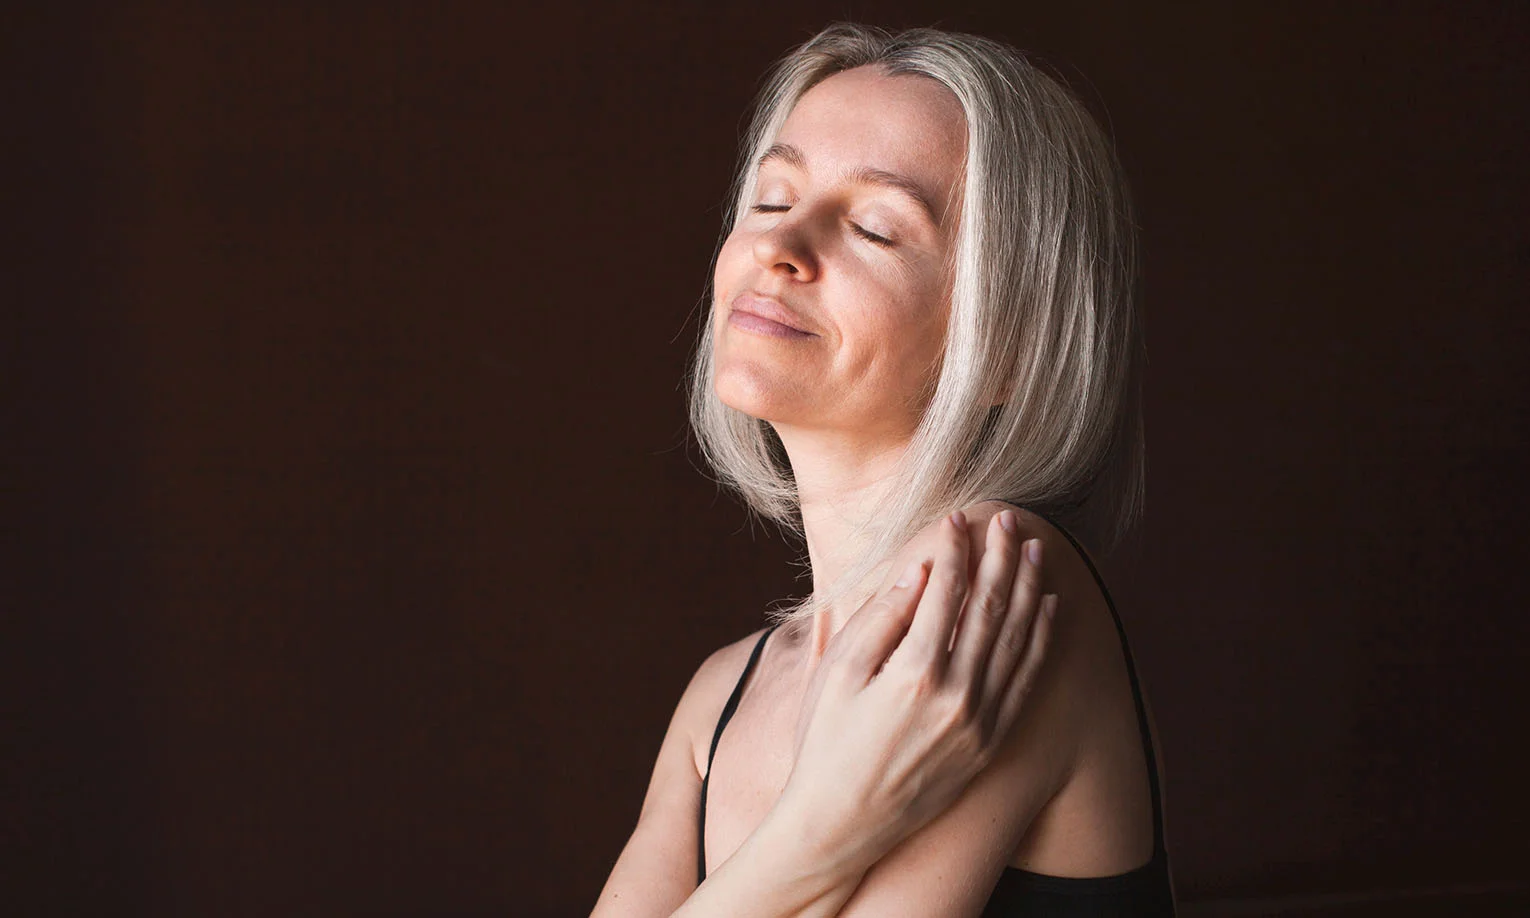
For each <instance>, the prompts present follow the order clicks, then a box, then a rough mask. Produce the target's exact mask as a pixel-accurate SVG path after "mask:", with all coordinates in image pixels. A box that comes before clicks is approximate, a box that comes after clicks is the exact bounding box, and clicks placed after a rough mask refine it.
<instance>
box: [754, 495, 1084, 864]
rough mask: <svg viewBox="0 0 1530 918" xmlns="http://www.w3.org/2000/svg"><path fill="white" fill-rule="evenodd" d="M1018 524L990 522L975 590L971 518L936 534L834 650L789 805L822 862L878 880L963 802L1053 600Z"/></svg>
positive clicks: (819, 686)
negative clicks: (921, 833) (876, 870)
mask: <svg viewBox="0 0 1530 918" xmlns="http://www.w3.org/2000/svg"><path fill="white" fill-rule="evenodd" d="M1015 524H1016V520H1015V516H1014V511H1012V510H1005V511H1002V512H1001V513H998V514H995V515H994V517H993V518H992V519H991V520H990V521H989V526H988V533H987V537H986V544H985V548H984V551H983V554H982V557H981V559H980V561H979V564H978V568H977V572H976V574H975V576H972V577H971V578H970V583H969V567H968V563H969V553H970V549H969V537H968V532H967V524H966V520H965V517H964V516H963V515H962V514H961V513H960V512H958V513H955V514H952V516H950V517H948V518H945V519H943V520H941V521H940V522H938V523H936V524H935V525H934V526H932V527H931V528H930V529H927V530H926V531H925V532H924V533H921V535H920V536H917V537H916V538H915V539H914V540H913V541H912V542H911V543H910V549H909V550H906V551H905V552H904V554H903V555H900V557H899V558H898V559H896V561H895V563H896V564H899V565H902V567H901V568H895V570H899V569H901V570H903V571H904V574H903V575H902V576H900V577H899V578H898V579H897V581H896V582H895V583H893V584H891V585H889V586H886V587H884V588H883V589H882V590H881V591H879V592H878V593H877V594H876V595H874V596H873V597H872V598H871V599H870V600H868V601H867V602H866V603H865V605H863V606H861V608H860V609H858V610H857V611H856V613H855V614H854V615H853V616H852V617H851V618H850V620H849V621H848V622H847V623H846V624H845V626H844V627H843V628H842V629H841V630H840V631H839V633H838V634H836V635H835V636H834V638H833V639H832V640H831V641H830V643H829V646H828V648H827V649H826V650H825V653H824V657H823V659H822V661H821V662H820V663H819V665H818V669H817V671H816V672H815V673H814V676H813V679H812V681H811V682H810V683H809V686H808V689H807V693H806V695H805V697H804V700H803V708H802V714H801V715H800V717H799V720H798V727H797V747H796V758H795V762H794V765H793V769H792V773H791V777H790V778H789V779H788V781H787V785H786V788H785V790H784V791H783V792H782V796H781V805H784V806H787V807H789V808H792V812H793V813H794V814H795V818H796V819H798V820H799V824H801V825H803V826H804V828H805V831H806V832H807V834H808V838H807V839H805V840H806V841H807V842H808V843H809V844H813V845H815V846H816V847H817V849H818V851H819V852H820V853H821V854H822V856H824V857H826V858H829V859H832V860H835V861H838V862H840V863H841V864H848V865H851V866H853V867H856V868H859V869H866V868H869V867H870V866H871V865H872V864H874V863H875V862H876V861H877V860H879V859H880V858H881V857H882V855H883V854H885V853H886V852H887V851H889V850H891V849H892V847H893V846H895V845H896V844H898V842H900V841H902V840H903V839H904V838H906V837H907V836H908V835H910V834H912V833H913V832H914V831H915V830H917V829H918V828H919V827H920V826H923V825H924V824H925V823H926V822H928V821H929V820H930V819H932V818H934V817H935V816H937V815H939V814H940V813H942V812H944V811H945V810H946V808H947V807H949V806H950V805H951V804H952V803H953V802H954V801H955V800H956V798H957V797H958V796H959V795H960V794H961V792H962V790H963V789H964V788H965V787H966V786H967V784H968V782H969V781H970V780H971V779H972V778H973V776H975V775H976V774H977V773H978V772H980V771H982V769H983V768H984V767H985V766H986V765H987V764H988V763H989V762H990V761H991V760H992V758H993V756H994V754H995V753H996V751H997V749H998V748H999V745H1000V743H1001V742H1002V740H1003V738H1004V737H1005V736H1006V735H1007V734H1008V732H1009V729H1010V727H1011V726H1012V725H1013V724H1014V722H1015V720H1016V719H1017V717H1018V715H1019V713H1020V710H1021V707H1022V705H1023V703H1024V700H1025V696H1026V694H1027V693H1028V692H1029V691H1030V688H1031V686H1032V685H1033V684H1034V683H1035V679H1036V673H1037V670H1038V669H1039V668H1040V666H1041V662H1042V659H1043V657H1044V654H1045V651H1046V645H1047V641H1048V638H1049V636H1050V633H1051V620H1052V616H1053V614H1055V609H1056V605H1057V597H1056V596H1055V595H1048V596H1047V597H1045V599H1043V597H1042V595H1041V589H1040V584H1041V570H1040V564H1039V560H1040V545H1041V543H1040V541H1039V540H1033V541H1032V542H1030V543H1027V544H1026V545H1024V546H1022V545H1021V544H1020V543H1019V537H1018V535H1016V534H1015V532H1014V531H1013V530H1014V528H1015ZM1031 547H1034V549H1035V551H1036V556H1035V558H1036V560H1031V559H1030V558H1026V559H1024V560H1022V559H1021V555H1022V554H1025V553H1026V552H1025V549H1026V548H1031Z"/></svg>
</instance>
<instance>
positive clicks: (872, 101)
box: [776, 67, 967, 205]
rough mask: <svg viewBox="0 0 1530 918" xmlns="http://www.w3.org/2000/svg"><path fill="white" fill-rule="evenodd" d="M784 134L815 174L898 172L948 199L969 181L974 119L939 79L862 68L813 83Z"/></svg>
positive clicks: (783, 138) (946, 201) (944, 201)
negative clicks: (966, 168)
mask: <svg viewBox="0 0 1530 918" xmlns="http://www.w3.org/2000/svg"><path fill="white" fill-rule="evenodd" d="M776 139H777V141H778V142H780V143H784V144H790V145H792V146H794V147H797V148H798V149H800V150H801V151H802V152H803V154H804V156H805V157H806V159H807V168H808V170H809V171H810V172H812V173H824V174H832V173H835V172H840V171H846V170H853V169H857V168H872V169H881V170H885V171H887V172H894V173H897V174H899V175H903V176H907V177H908V178H910V179H913V180H914V181H915V182H917V183H918V184H919V185H920V186H921V187H922V188H924V189H925V192H926V193H927V194H928V195H929V196H930V197H931V198H932V200H934V201H937V202H940V203H941V204H943V205H945V204H949V203H950V200H951V197H952V195H953V194H954V193H955V189H956V186H957V184H958V183H959V182H960V180H961V174H962V162H963V159H964V157H965V153H966V145H967V125H966V118H965V117H964V116H963V114H962V109H961V104H960V103H959V102H957V100H956V97H955V96H954V95H952V94H951V91H950V90H948V89H946V88H945V87H944V86H942V85H940V84H939V83H937V82H935V81H934V80H932V79H929V78H927V77H920V76H909V75H902V74H900V75H896V76H894V75H889V74H887V73H884V72H882V71H881V70H879V69H876V68H873V67H857V68H855V69H854V70H847V71H844V72H843V73H836V74H835V75H833V76H831V77H829V78H827V79H825V80H824V81H822V82H820V83H818V84H817V85H816V86H814V87H813V88H812V89H809V90H808V91H807V92H806V93H805V94H804V95H803V96H802V98H801V99H800V100H798V102H797V104H796V106H795V107H793V108H792V111H791V114H790V115H788V116H787V119H786V123H785V124H784V125H783V126H782V128H781V133H780V135H779V136H778V137H777V138H776Z"/></svg>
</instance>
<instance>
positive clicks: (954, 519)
mask: <svg viewBox="0 0 1530 918" xmlns="http://www.w3.org/2000/svg"><path fill="white" fill-rule="evenodd" d="M951 525H952V526H955V527H956V528H957V529H966V528H967V514H965V513H963V512H961V511H960V510H958V511H956V512H955V513H953V514H951Z"/></svg>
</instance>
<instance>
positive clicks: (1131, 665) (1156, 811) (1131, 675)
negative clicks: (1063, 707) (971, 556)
mask: <svg viewBox="0 0 1530 918" xmlns="http://www.w3.org/2000/svg"><path fill="white" fill-rule="evenodd" d="M1017 506H1019V505H1017ZM1025 509H1026V510H1028V511H1029V512H1031V513H1035V514H1036V515H1037V516H1039V517H1041V518H1042V519H1044V520H1046V521H1047V522H1048V523H1050V524H1051V525H1052V528H1053V529H1056V530H1057V531H1058V532H1060V533H1062V534H1063V538H1065V539H1067V540H1068V543H1069V544H1071V545H1072V546H1073V550H1074V551H1076V552H1078V556H1079V557H1080V558H1083V559H1084V566H1085V567H1087V568H1089V573H1090V574H1091V575H1092V576H1093V577H1094V582H1095V583H1096V584H1097V585H1098V586H1099V588H1100V593H1101V594H1103V595H1104V597H1105V606H1106V608H1108V609H1110V617H1111V619H1113V620H1114V621H1115V623H1116V634H1117V635H1118V636H1119V637H1120V639H1121V654H1122V656H1124V657H1125V659H1126V678H1127V681H1128V682H1129V683H1131V689H1132V702H1133V703H1134V704H1135V705H1136V708H1137V730H1138V732H1139V733H1140V734H1141V738H1142V753H1143V756H1144V757H1145V758H1146V759H1147V777H1148V792H1149V794H1150V795H1151V797H1152V802H1153V859H1154V860H1157V859H1158V858H1159V857H1160V856H1162V854H1163V852H1164V850H1165V845H1164V837H1163V800H1162V796H1161V792H1160V790H1159V786H1158V757H1157V756H1156V755H1155V754H1154V753H1153V731H1152V728H1151V727H1150V725H1149V724H1148V716H1147V703H1146V702H1145V701H1144V700H1143V698H1142V687H1141V685H1140V684H1139V683H1138V681H1137V665H1136V662H1135V661H1134V660H1133V659H1132V649H1131V647H1130V645H1128V644H1127V641H1126V625H1125V624H1124V623H1123V622H1122V621H1121V613H1120V612H1118V611H1116V601H1115V600H1114V599H1113V598H1112V597H1111V595H1110V590H1109V588H1107V587H1106V586H1105V578H1104V577H1102V576H1100V572H1099V569H1098V568H1096V567H1095V566H1094V561H1093V559H1091V558H1090V557H1089V552H1087V551H1085V550H1084V546H1083V545H1081V544H1079V541H1078V539H1076V538H1074V537H1073V533H1071V532H1069V531H1068V530H1066V529H1064V528H1063V527H1062V526H1061V525H1060V524H1059V523H1058V522H1057V521H1056V520H1054V519H1052V518H1051V517H1049V516H1047V515H1046V514H1044V513H1040V512H1038V511H1036V510H1035V509H1034V508H1031V507H1026V508H1025Z"/></svg>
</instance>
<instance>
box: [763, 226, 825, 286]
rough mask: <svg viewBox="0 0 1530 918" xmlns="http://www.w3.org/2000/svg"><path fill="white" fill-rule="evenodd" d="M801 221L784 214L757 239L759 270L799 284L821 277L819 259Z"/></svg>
mask: <svg viewBox="0 0 1530 918" xmlns="http://www.w3.org/2000/svg"><path fill="white" fill-rule="evenodd" d="M810 242H811V241H810V240H809V239H808V237H807V227H805V226H804V225H803V221H802V220H801V219H797V220H793V219H791V217H790V215H788V214H783V215H782V217H781V220H780V221H779V222H777V223H776V225H775V226H773V227H771V228H770V229H768V230H766V231H765V232H763V233H760V234H759V235H758V236H756V237H754V258H755V261H757V262H759V264H760V267H762V268H764V269H765V270H767V271H769V272H771V273H773V274H782V275H785V276H787V277H789V278H791V279H792V280H796V281H810V280H812V279H813V278H815V277H817V276H818V258H817V256H816V255H815V254H814V252H813V247H812V245H811V244H810Z"/></svg>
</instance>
